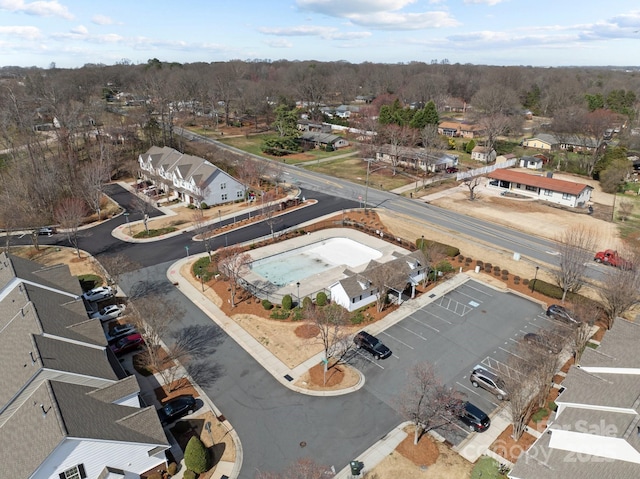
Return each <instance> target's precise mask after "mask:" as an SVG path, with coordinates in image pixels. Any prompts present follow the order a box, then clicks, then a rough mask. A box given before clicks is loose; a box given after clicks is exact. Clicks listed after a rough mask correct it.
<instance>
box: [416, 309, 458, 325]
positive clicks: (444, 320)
mask: <svg viewBox="0 0 640 479" xmlns="http://www.w3.org/2000/svg"><path fill="white" fill-rule="evenodd" d="M423 312H425V313H427V314H430V315H431V316H433V317H434V318H436V319H439V320H440V321H443V322H445V323H447V324H453V323H452V322H451V321H447V320H446V319H442V318H441V317H440V316H438V315H436V314H434V313H432V312H431V311H424V310H423Z"/></svg>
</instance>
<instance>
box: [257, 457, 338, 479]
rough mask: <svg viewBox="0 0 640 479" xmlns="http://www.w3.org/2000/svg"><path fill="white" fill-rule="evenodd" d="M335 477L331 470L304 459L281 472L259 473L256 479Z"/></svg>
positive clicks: (318, 478) (324, 478) (316, 478)
mask: <svg viewBox="0 0 640 479" xmlns="http://www.w3.org/2000/svg"><path fill="white" fill-rule="evenodd" d="M331 477H334V476H333V474H332V473H331V469H330V468H328V467H327V466H322V465H320V464H318V463H316V462H315V461H314V460H313V459H311V458H308V457H303V458H302V459H298V460H297V461H296V462H294V463H293V464H290V465H289V466H287V467H286V468H285V469H284V470H283V471H281V472H277V473H276V472H266V471H258V473H257V474H256V479H330V478H331Z"/></svg>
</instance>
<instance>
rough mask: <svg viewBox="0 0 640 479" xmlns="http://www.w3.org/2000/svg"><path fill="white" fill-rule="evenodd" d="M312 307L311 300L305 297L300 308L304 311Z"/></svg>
mask: <svg viewBox="0 0 640 479" xmlns="http://www.w3.org/2000/svg"><path fill="white" fill-rule="evenodd" d="M312 306H313V300H312V299H311V298H310V297H309V296H305V297H304V299H303V300H302V307H303V308H304V309H309V308H311V307H312Z"/></svg>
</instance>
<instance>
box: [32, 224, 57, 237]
mask: <svg viewBox="0 0 640 479" xmlns="http://www.w3.org/2000/svg"><path fill="white" fill-rule="evenodd" d="M35 232H36V233H37V234H38V236H51V235H53V234H55V232H56V230H55V228H52V227H51V226H43V227H42V228H38V229H37V230H36V231H35Z"/></svg>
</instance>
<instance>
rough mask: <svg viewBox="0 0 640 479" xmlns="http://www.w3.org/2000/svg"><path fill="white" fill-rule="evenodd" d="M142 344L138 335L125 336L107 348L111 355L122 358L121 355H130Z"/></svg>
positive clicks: (142, 341)
mask: <svg viewBox="0 0 640 479" xmlns="http://www.w3.org/2000/svg"><path fill="white" fill-rule="evenodd" d="M143 344H144V339H142V336H141V335H140V334H138V333H136V334H131V335H129V336H125V337H124V338H120V339H118V341H116V342H115V343H114V344H112V345H111V346H109V347H110V348H111V351H113V354H115V355H116V356H122V355H123V354H126V353H130V352H131V351H135V350H136V349H138V348H140V347H141V346H142V345H143Z"/></svg>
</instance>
